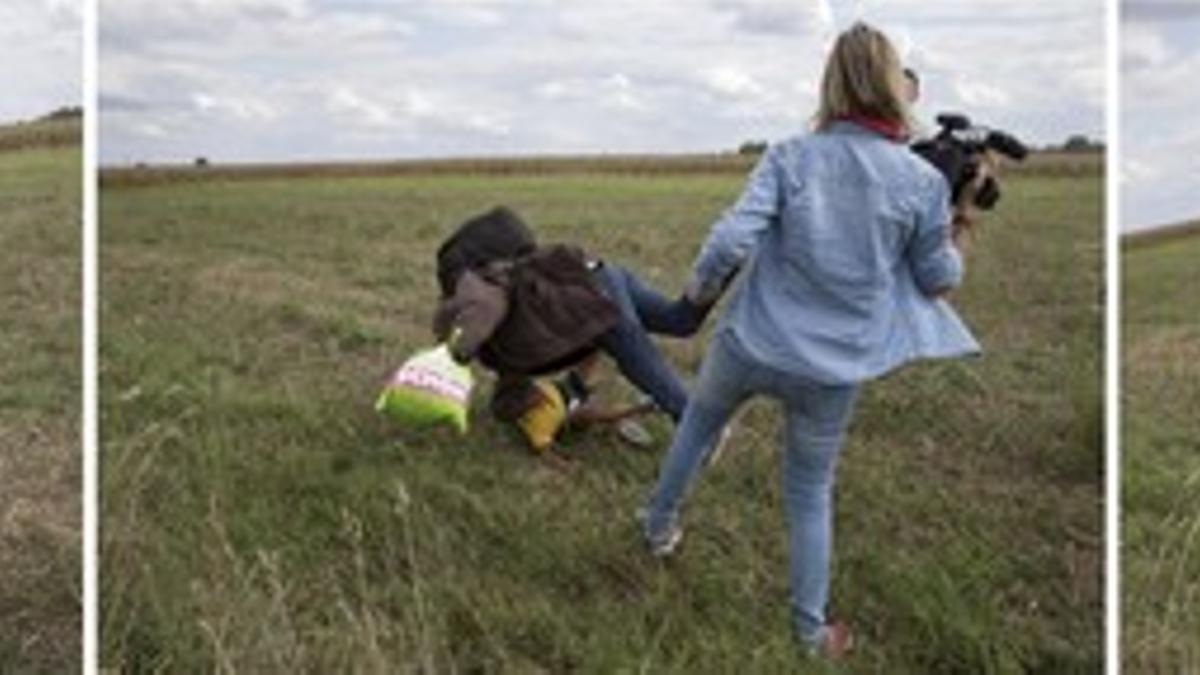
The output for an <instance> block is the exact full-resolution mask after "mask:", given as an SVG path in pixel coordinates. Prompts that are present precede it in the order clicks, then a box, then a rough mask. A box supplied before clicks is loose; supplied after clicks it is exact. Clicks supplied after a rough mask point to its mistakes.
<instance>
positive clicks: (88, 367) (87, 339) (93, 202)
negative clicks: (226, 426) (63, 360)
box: [81, 0, 100, 675]
mask: <svg viewBox="0 0 1200 675" xmlns="http://www.w3.org/2000/svg"><path fill="white" fill-rule="evenodd" d="M82 2H83V59H82V61H83V109H84V116H83V120H84V122H83V176H82V177H81V179H82V180H83V261H82V262H83V279H82V283H83V354H82V360H83V429H82V431H83V439H82V440H83V533H82V534H83V621H82V626H81V628H82V630H83V668H82V671H83V673H85V675H93V674H95V673H96V672H97V669H98V667H99V644H98V641H97V638H98V636H99V612H98V609H99V603H98V597H99V593H98V588H99V586H98V584H99V581H100V577H99V562H98V560H97V554H98V551H99V546H98V544H99V532H100V528H99V512H100V501H99V472H98V468H99V464H98V463H99V457H100V447H99V445H100V436H99V406H98V403H99V398H98V389H97V388H98V386H99V370H98V367H97V365H98V364H97V361H98V356H99V351H98V350H99V343H98V342H97V336H98V324H99V293H98V291H99V279H100V275H99V264H100V260H99V255H98V254H99V249H98V246H97V243H98V235H97V233H98V228H97V218H98V213H97V206H98V204H99V201H98V199H97V197H98V195H97V182H98V180H99V178H98V173H97V158H98V154H97V150H98V148H99V146H98V143H99V126H100V125H99V114H100V107H99V105H98V104H99V96H98V93H97V92H98V91H99V68H98V56H99V51H98V49H97V45H98V44H99V22H98V17H99V11H100V7H99V5H100V0H82Z"/></svg>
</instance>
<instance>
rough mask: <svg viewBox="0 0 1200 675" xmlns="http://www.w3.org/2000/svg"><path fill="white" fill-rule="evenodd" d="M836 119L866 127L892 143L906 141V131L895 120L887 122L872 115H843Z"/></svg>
mask: <svg viewBox="0 0 1200 675" xmlns="http://www.w3.org/2000/svg"><path fill="white" fill-rule="evenodd" d="M838 119H839V120H845V121H847V122H853V123H855V124H857V125H859V126H861V127H866V128H868V129H870V130H871V131H874V132H875V133H877V134H879V135H880V136H883V137H884V138H887V139H890V140H893V141H897V142H903V141H907V140H908V129H907V128H906V127H905V126H904V125H903V124H901V123H900V122H897V121H895V120H887V119H884V118H882V117H875V116H874V115H860V114H858V113H850V114H849V115H843V116H841V117H839V118H838Z"/></svg>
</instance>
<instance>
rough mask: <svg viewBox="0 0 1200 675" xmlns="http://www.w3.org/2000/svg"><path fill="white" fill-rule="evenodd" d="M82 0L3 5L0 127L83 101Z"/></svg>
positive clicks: (5, 1)
mask: <svg viewBox="0 0 1200 675" xmlns="http://www.w3.org/2000/svg"><path fill="white" fill-rule="evenodd" d="M82 9H83V0H2V1H0V92H3V93H2V94H0V123H4V122H13V121H16V120H24V119H29V118H32V117H38V116H40V115H43V114H45V113H48V112H50V111H51V110H53V109H55V108H58V107H61V106H65V105H72V106H76V105H79V104H80V101H81V100H82V99H83V90H82V85H81V82H82V78H81V77H80V72H81V71H82V62H81V61H80V59H81V58H82V56H81V54H82V51H83V43H82V26H83V20H82Z"/></svg>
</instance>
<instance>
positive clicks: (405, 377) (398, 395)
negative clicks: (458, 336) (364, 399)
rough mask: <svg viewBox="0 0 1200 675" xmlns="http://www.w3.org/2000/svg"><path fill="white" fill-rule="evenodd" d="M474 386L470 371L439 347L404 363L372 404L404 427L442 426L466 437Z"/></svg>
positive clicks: (443, 345)
mask: <svg viewBox="0 0 1200 675" xmlns="http://www.w3.org/2000/svg"><path fill="white" fill-rule="evenodd" d="M474 384H475V382H474V378H473V377H472V376H471V369H470V368H468V367H466V366H464V365H462V364H460V363H458V362H456V361H455V360H454V358H453V357H451V356H450V350H449V348H448V347H447V346H446V345H445V344H441V345H438V346H437V347H434V348H433V349H426V350H424V351H421V352H418V353H416V354H414V355H413V356H412V357H411V358H409V359H408V360H407V361H405V362H404V365H402V366H400V368H399V369H397V370H396V372H395V373H394V374H393V375H392V378H391V380H390V381H389V382H388V384H387V386H386V387H384V390H383V392H382V393H381V394H380V395H379V398H378V399H377V400H376V401H375V409H376V410H377V411H379V412H380V413H383V414H385V415H388V416H389V417H391V418H392V419H395V420H396V421H398V422H401V423H404V424H411V425H415V426H432V425H436V424H442V423H445V424H449V425H450V426H452V427H454V428H455V429H458V431H459V433H464V434H465V433H466V432H467V411H468V409H469V407H470V401H471V389H472V387H474Z"/></svg>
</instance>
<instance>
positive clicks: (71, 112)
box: [41, 105, 83, 122]
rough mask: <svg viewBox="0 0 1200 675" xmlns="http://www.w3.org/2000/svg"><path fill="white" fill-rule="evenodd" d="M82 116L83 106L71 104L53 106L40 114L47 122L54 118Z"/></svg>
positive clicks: (67, 118)
mask: <svg viewBox="0 0 1200 675" xmlns="http://www.w3.org/2000/svg"><path fill="white" fill-rule="evenodd" d="M81 117H83V106H78V105H71V106H63V107H61V108H55V109H54V110H51V111H50V112H48V113H46V114H45V115H42V117H41V119H42V120H45V121H47V122H52V121H54V120H74V119H80V118H81Z"/></svg>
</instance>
